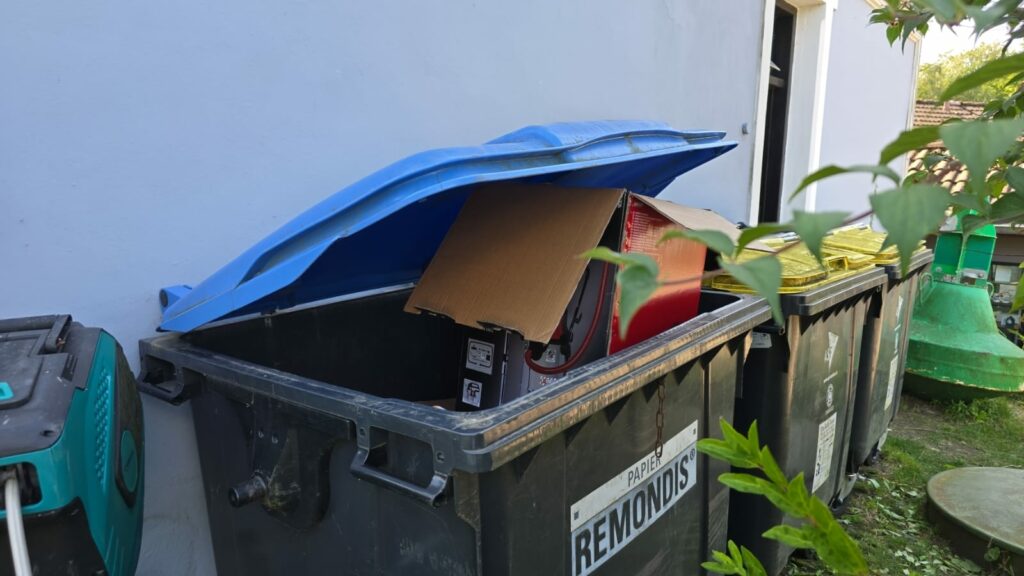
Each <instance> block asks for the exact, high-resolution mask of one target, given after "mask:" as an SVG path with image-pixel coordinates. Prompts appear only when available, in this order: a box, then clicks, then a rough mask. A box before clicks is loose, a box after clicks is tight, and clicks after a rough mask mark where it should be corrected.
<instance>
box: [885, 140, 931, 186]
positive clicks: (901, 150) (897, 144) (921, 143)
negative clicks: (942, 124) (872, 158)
mask: <svg viewBox="0 0 1024 576" xmlns="http://www.w3.org/2000/svg"><path fill="white" fill-rule="evenodd" d="M938 139H939V127H938V126H921V127H919V128H914V129H912V130H904V131H903V132H900V135H899V136H897V137H896V139H895V140H893V141H892V142H889V143H888V144H886V145H885V148H882V153H881V155H880V156H879V158H878V163H879V164H881V165H885V164H888V163H889V162H892V161H893V160H895V159H896V157H897V156H900V155H901V154H906V153H907V152H912V151H914V150H920V149H921V148H924V147H925V146H927V145H929V144H931V143H932V142H934V141H936V140H938ZM895 182H896V183H897V184H898V183H899V179H898V177H897V179H896V180H895Z"/></svg>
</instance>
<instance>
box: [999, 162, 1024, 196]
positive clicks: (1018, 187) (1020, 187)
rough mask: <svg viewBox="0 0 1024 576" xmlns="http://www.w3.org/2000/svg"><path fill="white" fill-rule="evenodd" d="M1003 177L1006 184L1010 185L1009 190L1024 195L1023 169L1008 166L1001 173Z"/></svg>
mask: <svg viewBox="0 0 1024 576" xmlns="http://www.w3.org/2000/svg"><path fill="white" fill-rule="evenodd" d="M1003 177H1004V178H1006V183H1007V184H1009V185H1010V188H1013V190H1014V191H1015V192H1020V193H1021V194H1024V168H1020V167H1018V166H1010V167H1009V168H1007V169H1006V172H1004V173H1003Z"/></svg>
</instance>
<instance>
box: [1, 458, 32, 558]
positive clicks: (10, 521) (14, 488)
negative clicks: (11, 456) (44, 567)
mask: <svg viewBox="0 0 1024 576" xmlns="http://www.w3.org/2000/svg"><path fill="white" fill-rule="evenodd" d="M4 503H5V508H6V509H7V510H6V512H7V535H8V536H10V540H11V558H13V559H14V576H32V564H31V563H30V562H29V560H28V543H27V542H26V541H25V524H24V522H23V520H22V518H21V489H20V488H19V487H18V478H17V476H11V477H9V478H8V479H7V482H5V483H4Z"/></svg>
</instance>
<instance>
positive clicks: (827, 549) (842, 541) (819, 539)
mask: <svg viewBox="0 0 1024 576" xmlns="http://www.w3.org/2000/svg"><path fill="white" fill-rule="evenodd" d="M810 516H811V519H812V520H813V524H812V525H811V526H813V527H812V528H811V529H810V530H808V531H807V532H805V535H806V536H807V538H808V539H810V540H811V542H812V543H813V546H814V551H815V552H817V553H818V556H819V557H820V558H821V560H822V561H823V562H824V563H825V565H827V566H829V567H830V568H831V569H832V570H834V571H835V572H838V573H839V574H857V575H860V574H867V573H868V567H867V562H865V560H864V555H863V554H862V553H861V551H860V547H859V546H857V543H856V542H854V541H853V539H852V538H850V535H849V534H847V533H846V531H845V530H843V527H842V526H840V525H839V523H838V522H836V520H835V518H834V517H833V516H832V512H830V511H829V509H828V507H827V506H825V504H823V503H822V502H821V500H818V499H817V498H812V499H811V515H810Z"/></svg>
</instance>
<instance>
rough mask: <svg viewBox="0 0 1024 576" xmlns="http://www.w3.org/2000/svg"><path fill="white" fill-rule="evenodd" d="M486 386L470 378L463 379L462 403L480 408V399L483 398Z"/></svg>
mask: <svg viewBox="0 0 1024 576" xmlns="http://www.w3.org/2000/svg"><path fill="white" fill-rule="evenodd" d="M483 391H484V385H483V384H481V383H479V382H477V381H476V380H470V379H469V378H463V379H462V402H463V403H465V404H469V405H470V406H476V407H477V408H479V407H480V397H481V396H483Z"/></svg>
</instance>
